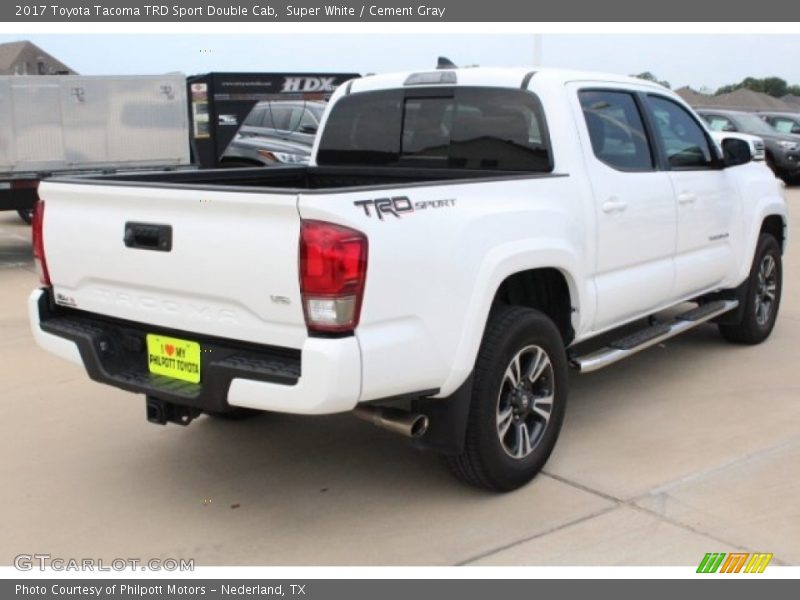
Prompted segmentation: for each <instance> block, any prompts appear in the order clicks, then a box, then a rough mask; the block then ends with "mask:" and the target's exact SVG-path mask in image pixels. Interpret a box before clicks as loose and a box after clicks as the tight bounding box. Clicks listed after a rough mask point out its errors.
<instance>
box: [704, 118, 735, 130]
mask: <svg viewBox="0 0 800 600" xmlns="http://www.w3.org/2000/svg"><path fill="white" fill-rule="evenodd" d="M704 118H705V120H706V123H708V127H709V129H711V131H736V126H735V125H734V124H733V122H732V121H731V120H730V119H728V118H726V117H723V116H720V115H706V116H704Z"/></svg>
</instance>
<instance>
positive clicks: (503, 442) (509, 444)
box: [448, 306, 567, 491]
mask: <svg viewBox="0 0 800 600" xmlns="http://www.w3.org/2000/svg"><path fill="white" fill-rule="evenodd" d="M566 388H567V359H566V354H565V351H564V345H563V342H562V339H561V334H560V333H559V331H558V329H557V328H556V326H555V325H554V324H553V322H552V321H551V320H550V319H548V318H547V317H546V316H545V315H543V314H542V313H540V312H538V311H536V310H532V309H528V308H522V307H508V306H504V307H501V308H499V309H498V310H497V311H496V312H495V313H494V314H493V316H492V317H491V318H490V320H489V323H488V324H487V328H486V333H485V334H484V339H483V342H482V344H481V349H480V352H479V354H478V360H477V362H476V365H475V376H474V381H473V389H472V398H471V403H470V414H469V422H468V425H467V435H466V442H465V447H464V450H463V452H462V453H461V454H460V455H459V456H456V457H451V458H448V462H449V464H450V466H451V468H452V470H453V472H454V473H455V474H456V476H457V477H459V478H460V479H462V480H464V481H466V482H467V483H470V484H471V485H475V486H478V487H483V488H487V489H490V490H495V491H510V490H513V489H516V488H518V487H520V486H522V485H524V484H526V483H527V482H529V481H530V480H531V479H533V477H535V476H536V474H537V473H538V472H539V471H540V470H541V469H542V467H543V466H544V464H545V462H547V459H548V457H549V456H550V453H551V452H552V450H553V446H554V445H555V443H556V439H557V438H558V434H559V431H560V429H561V423H562V421H563V419H564V411H565V409H566V401H567V389H566Z"/></svg>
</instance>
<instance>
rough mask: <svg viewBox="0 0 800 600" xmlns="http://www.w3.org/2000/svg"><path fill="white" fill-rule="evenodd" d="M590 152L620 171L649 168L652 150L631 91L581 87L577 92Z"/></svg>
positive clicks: (651, 160)
mask: <svg viewBox="0 0 800 600" xmlns="http://www.w3.org/2000/svg"><path fill="white" fill-rule="evenodd" d="M578 97H579V99H580V103H581V108H582V109H583V118H584V119H585V120H586V127H587V129H588V131H589V138H590V139H591V142H592V150H593V151H594V155H595V156H596V157H597V158H598V159H599V160H601V161H602V162H604V163H605V164H607V165H608V166H610V167H613V168H615V169H619V170H622V171H649V170H652V169H653V154H652V152H651V151H650V144H649V142H648V140H647V134H646V133H645V129H644V124H643V122H642V116H641V115H640V114H639V109H638V107H637V106H636V101H635V100H634V98H633V95H632V94H630V93H628V92H621V91H620V92H617V91H608V90H600V91H582V92H580V93H579V95H578Z"/></svg>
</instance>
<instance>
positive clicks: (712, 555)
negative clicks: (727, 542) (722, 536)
mask: <svg viewBox="0 0 800 600" xmlns="http://www.w3.org/2000/svg"><path fill="white" fill-rule="evenodd" d="M724 558H725V553H724V552H708V553H706V555H705V556H704V557H703V560H702V561H700V566H699V567H697V572H698V573H716V572H717V569H719V566H720V565H721V564H722V560H723V559H724Z"/></svg>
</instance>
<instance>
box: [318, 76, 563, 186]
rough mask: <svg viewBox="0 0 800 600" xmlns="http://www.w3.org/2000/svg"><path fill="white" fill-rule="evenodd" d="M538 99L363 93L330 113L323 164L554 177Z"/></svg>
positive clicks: (458, 91)
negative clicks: (528, 172) (488, 171)
mask: <svg viewBox="0 0 800 600" xmlns="http://www.w3.org/2000/svg"><path fill="white" fill-rule="evenodd" d="M544 131H545V123H544V115H543V113H542V110H541V107H540V105H539V102H538V100H537V99H536V98H535V96H533V95H532V94H530V93H529V92H525V91H522V90H508V89H488V88H466V87H465V88H455V89H452V90H446V89H442V88H437V89H432V90H430V91H426V90H423V89H414V90H409V91H408V92H407V91H406V90H387V91H378V92H362V93H358V94H352V95H351V96H345V97H344V98H342V99H340V100H339V101H338V102H337V103H336V105H335V106H334V107H333V108H332V110H331V114H330V116H329V117H328V121H327V124H326V126H325V129H324V131H323V134H322V139H321V140H320V147H319V151H318V154H317V163H318V164H320V165H351V166H352V165H380V166H405V167H423V168H451V169H489V170H499V171H538V172H547V171H550V170H552V164H551V160H552V159H551V156H550V147H549V143H548V141H547V140H546V139H545V136H544V134H543V132H544Z"/></svg>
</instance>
